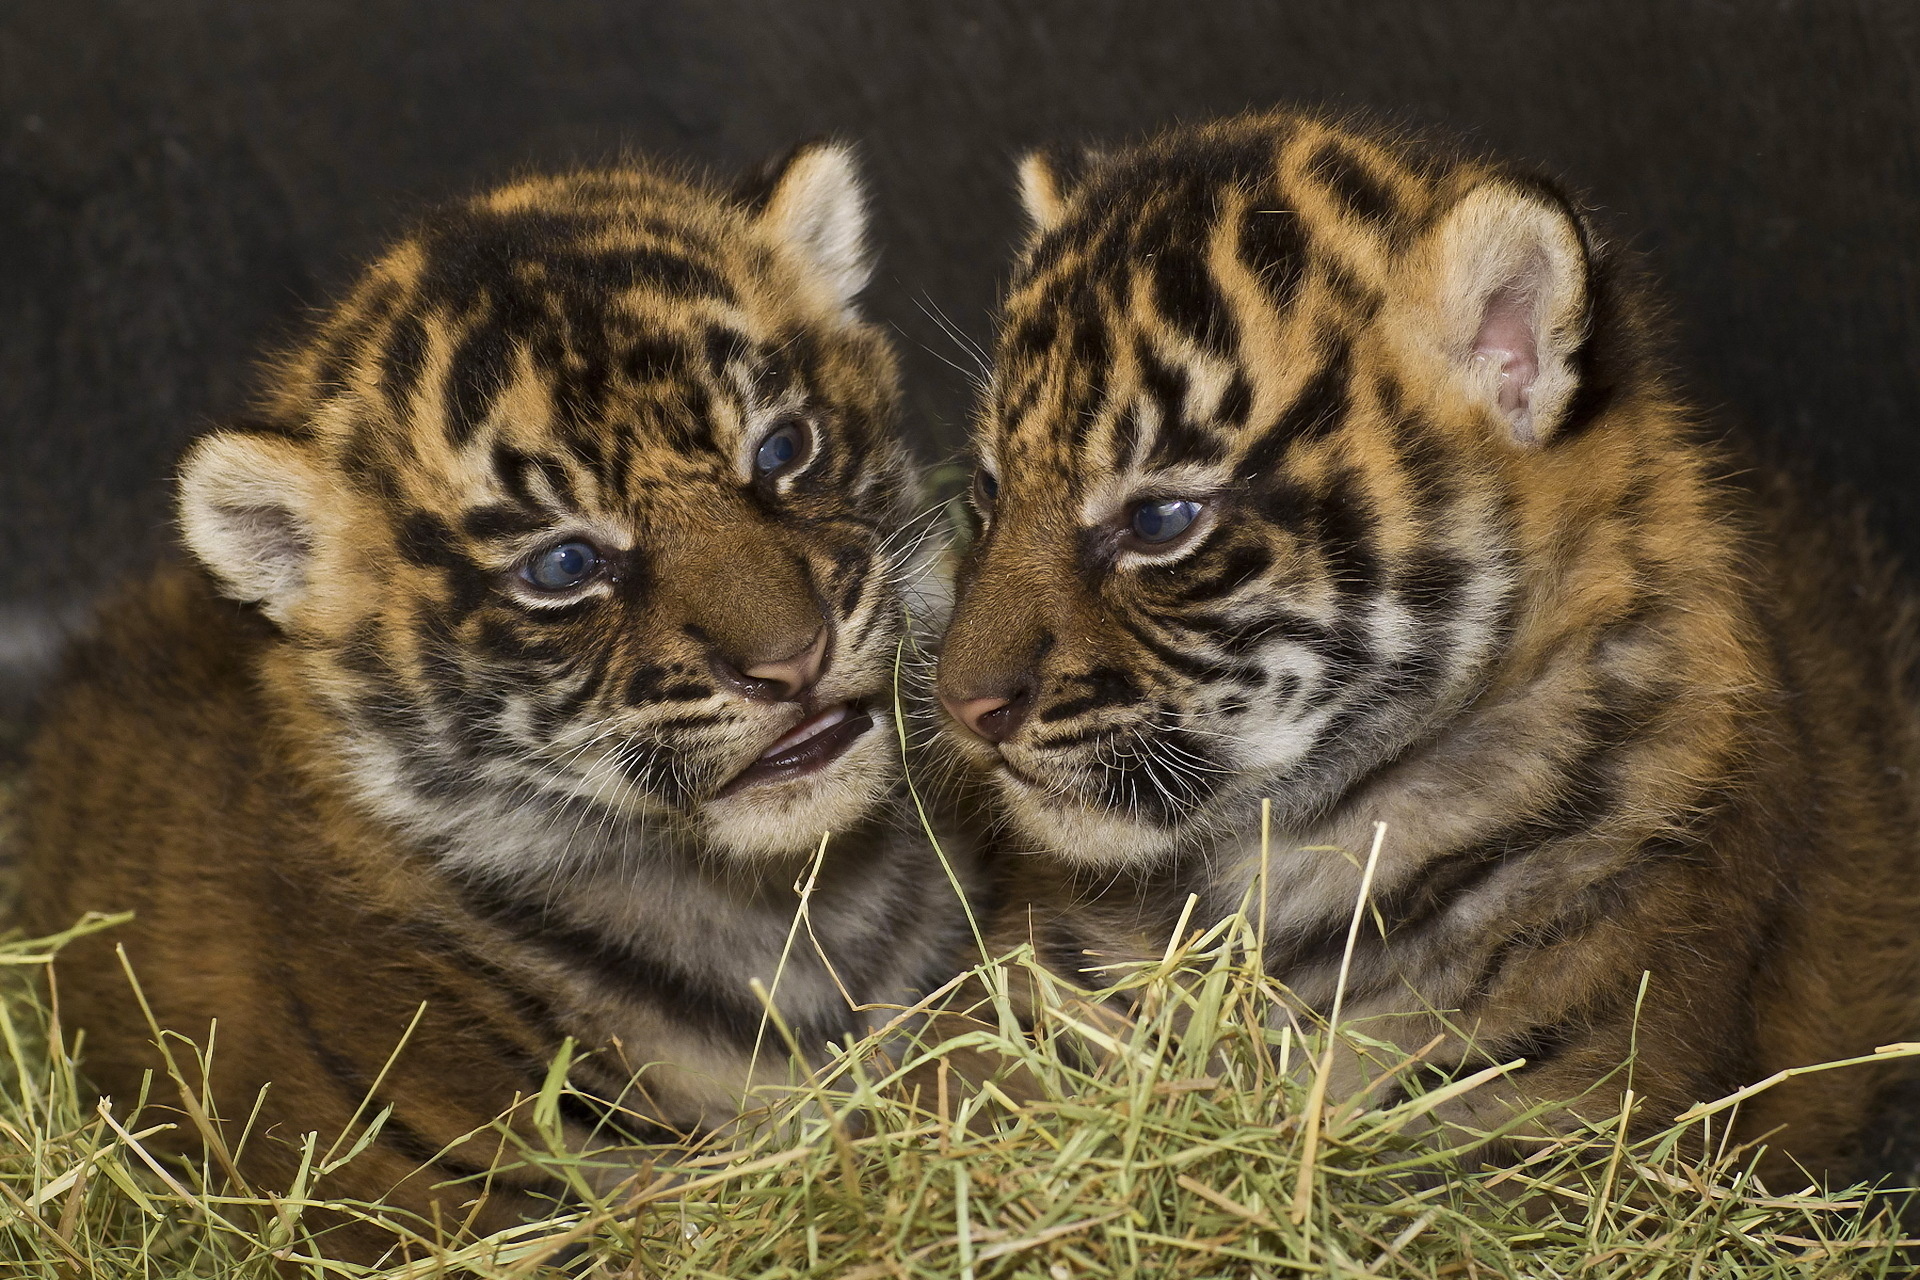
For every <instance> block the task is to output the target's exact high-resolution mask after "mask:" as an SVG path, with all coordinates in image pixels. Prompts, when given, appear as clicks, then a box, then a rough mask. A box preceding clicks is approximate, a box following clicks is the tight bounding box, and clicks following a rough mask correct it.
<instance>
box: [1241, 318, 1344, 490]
mask: <svg viewBox="0 0 1920 1280" xmlns="http://www.w3.org/2000/svg"><path fill="white" fill-rule="evenodd" d="M1351 357H1352V350H1351V348H1350V347H1348V345H1347V344H1346V343H1345V342H1340V343H1338V344H1337V345H1336V346H1335V347H1334V348H1333V350H1332V351H1330V352H1328V353H1327V356H1326V360H1325V362H1324V363H1323V364H1322V365H1321V366H1320V370H1319V372H1317V373H1315V374H1314V375H1313V377H1312V378H1310V379H1308V381H1307V384H1306V386H1304V387H1302V388H1301V389H1300V394H1299V395H1297V396H1295V397H1294V398H1293V403H1292V404H1290V405H1288V406H1287V408H1286V411H1285V412H1284V413H1282V414H1281V415H1280V416H1279V417H1278V418H1276V419H1274V421H1273V423H1272V425H1270V426H1269V427H1268V428H1267V429H1266V430H1265V431H1263V432H1261V433H1260V435H1259V437H1258V438H1256V439H1255V440H1254V442H1253V444H1252V445H1250V446H1249V447H1248V449H1247V452H1246V453H1245V455H1244V456H1243V457H1242V459H1241V462H1240V476H1241V478H1242V479H1243V480H1245V481H1246V482H1248V483H1250V484H1251V483H1258V482H1259V481H1260V480H1262V479H1263V478H1265V477H1270V476H1272V475H1274V473H1275V472H1277V471H1278V470H1279V467H1280V462H1281V460H1282V459H1283V458H1284V457H1285V456H1286V452H1287V449H1288V448H1289V447H1291V446H1292V445H1293V444H1294V443H1295V442H1296V441H1311V440H1318V439H1321V438H1323V437H1325V436H1327V435H1329V434H1330V433H1332V432H1333V431H1334V429H1335V428H1337V427H1339V426H1340V425H1341V424H1342V423H1343V422H1345V421H1346V418H1347V413H1348V409H1349V407H1350V404H1351V396H1352V388H1351V386H1350V385H1349V368H1348V365H1349V361H1350V359H1351Z"/></svg>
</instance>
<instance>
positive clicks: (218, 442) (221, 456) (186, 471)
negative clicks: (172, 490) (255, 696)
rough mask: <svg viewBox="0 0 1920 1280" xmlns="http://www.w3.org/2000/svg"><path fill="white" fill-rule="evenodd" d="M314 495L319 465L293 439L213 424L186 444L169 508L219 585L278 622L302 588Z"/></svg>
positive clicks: (300, 595) (299, 597) (318, 490)
mask: <svg viewBox="0 0 1920 1280" xmlns="http://www.w3.org/2000/svg"><path fill="white" fill-rule="evenodd" d="M322 500H323V499H322V487H321V482H320V472H319V469H318V468H317V467H315V466H314V464H313V461H312V459H311V458H310V457H309V456H308V454H307V451H306V450H305V449H303V448H302V447H301V446H300V444H299V443H298V442H296V441H293V440H289V439H287V438H285V437H282V436H271V435H258V434H255V433H252V432H243V431H218V432H215V433H214V434H212V435H210V436H207V437H205V438H204V439H202V440H200V441H198V442H197V443H195V444H194V446H193V447H192V448H191V449H189V450H188V451H187V456H186V459H185V461H184V462H182V464H181V467H180V480H179V488H178V493H177V497H176V510H177V512H178V515H179V520H180V530H181V532H182V534H184V535H185V537H186V542H187V547H188V549H189V550H191V551H192V552H193V554H194V555H195V557H197V558H198V559H199V561H200V563H202V564H204V565H205V566H206V567H207V569H208V570H209V571H210V572H212V574H213V576H214V578H215V579H216V580H217V581H218V582H219V584H220V588H221V591H222V593H223V594H225V595H228V596H231V597H232V598H233V599H235V600H245V601H248V602H250V603H257V604H259V605H260V607H261V609H262V610H263V611H265V613H266V614H267V616H268V617H270V618H272V619H274V621H276V622H280V623H283V624H284V623H285V622H286V621H287V620H288V618H289V616H290V615H291V613H292V611H293V609H294V608H295V607H296V606H297V605H298V604H299V603H300V601H301V600H302V599H303V598H304V596H305V594H306V589H307V570H308V565H309V562H310V560H311V559H312V556H313V530H314V517H315V515H316V514H317V512H318V510H319V507H320V503H321V501H322Z"/></svg>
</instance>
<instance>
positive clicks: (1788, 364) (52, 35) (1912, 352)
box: [0, 0, 1920, 687]
mask: <svg viewBox="0 0 1920 1280" xmlns="http://www.w3.org/2000/svg"><path fill="white" fill-rule="evenodd" d="M1280 101H1292V102H1306V103H1324V104H1331V105H1334V106H1351V107H1361V108H1366V109H1368V110H1370V111H1373V112H1376V113H1382V114H1385V115H1386V116H1387V117H1388V118H1390V119H1394V120H1401V121H1406V122H1409V123H1413V124H1416V125H1423V126H1425V125H1434V126H1439V127H1441V128H1445V129H1452V130H1457V131H1463V132H1467V133H1469V134H1471V135H1472V136H1473V137H1475V138H1477V139H1479V140H1482V141H1484V142H1485V143H1486V144H1488V145H1490V146H1493V147H1496V148H1498V149H1500V150H1502V151H1506V152H1510V153H1514V154H1517V155H1519V156H1522V157H1526V158H1530V159H1533V160H1536V161H1538V162H1541V163H1542V164H1543V165H1544V166H1546V167H1547V168H1549V169H1550V170H1552V171H1555V172H1557V173H1559V174H1561V175H1562V176H1564V177H1565V178H1567V179H1569V180H1570V181H1572V182H1573V183H1574V184H1575V185H1576V186H1578V187H1581V188H1583V189H1585V190H1586V191H1588V192H1589V193H1590V194H1591V196H1592V199H1593V200H1594V202H1595V203H1596V204H1598V205H1599V206H1602V207H1603V209H1604V210H1606V211H1607V214H1608V215H1609V216H1610V217H1612V218H1613V219H1614V220H1615V222H1616V224H1617V225H1619V226H1621V227H1625V228H1629V229H1631V231H1632V233H1633V239H1634V241H1635V242H1636V243H1637V244H1639V245H1640V246H1641V247H1643V248H1644V249H1646V250H1647V251H1648V252H1649V253H1650V255H1651V256H1652V259H1653V261H1654V263H1655V265H1656V268H1657V269H1658V270H1659V272H1660V273H1661V274H1662V275H1663V276H1664V278H1665V280H1666V281H1667V283H1668V285H1669V288H1670V292H1671V294H1672V297H1673V299H1674V302H1675V308H1676V314H1677V318H1678V320H1679V322H1680V326H1681V328H1680V332H1681V335H1682V342H1683V351H1682V357H1683V362H1684V364H1685V365H1686V367H1687V368H1688V369H1689V370H1690V372H1691V373H1692V374H1693V375H1695V381H1696V387H1697V389H1698V391H1699V393H1700V395H1701V396H1702V398H1703V399H1704V400H1705V401H1706V402H1707V403H1708V404H1710V405H1713V406H1716V407H1719V408H1720V409H1722V410H1723V413H1724V416H1725V417H1726V419H1727V420H1728V422H1729V423H1730V424H1731V425H1732V426H1733V427H1734V428H1735V429H1737V430H1751V429H1758V430H1759V431H1761V432H1765V433H1771V434H1772V435H1774V436H1777V437H1779V438H1782V439H1784V440H1785V441H1786V442H1787V444H1788V446H1789V447H1790V449H1791V450H1792V451H1793V452H1794V453H1795V454H1797V455H1798V456H1800V457H1803V458H1804V459H1805V460H1806V463H1807V465H1808V466H1809V467H1811V468H1815V469H1817V470H1818V471H1820V472H1821V473H1822V474H1824V475H1826V476H1828V477H1829V478H1833V479H1838V480H1841V481H1844V482H1849V483H1851V484H1852V485H1853V486H1854V487H1855V488H1856V489H1858V490H1860V491H1862V492H1864V493H1865V494H1867V495H1868V496H1869V498H1870V499H1871V500H1872V503H1873V505H1874V508H1875V511H1876V513H1877V516H1878V519H1879V520H1880V522H1881V527H1882V528H1883V529H1884V530H1886V531H1887V532H1888V533H1889V534H1890V536H1891V537H1892V539H1893V540H1894V541H1896V542H1897V543H1898V544H1899V545H1900V546H1902V547H1903V548H1904V549H1905V551H1906V553H1907V556H1908V558H1909V560H1911V561H1914V562H1916V563H1920V493H1916V486H1915V484H1914V478H1915V476H1916V475H1920V450H1916V445H1915V443H1914V437H1915V432H1916V426H1917V425H1920V421H1917V419H1920V323H1916V309H1917V307H1920V304H1917V303H1916V298H1920V267H1917V266H1916V259H1917V257H1920V254H1917V253H1916V235H1917V234H1920V7H1916V6H1914V5H1913V4H1912V3H1911V0H1878V2H1875V0H1821V2H1817V3H1816V2H1813V0H1780V2H1777V3H1776V2H1773V0H1769V2H1767V3H1764V4H1763V3H1731V2H1724V0H1583V2H1578V3H1574V2H1567V0H1560V2H1557V3H1556V2H1552V0H1528V2H1526V3H1504V2H1495V0H1481V2H1477V3H1457V2H1455V3H1445V2H1437V0H1356V2H1349V3H1343V4H1334V3H1327V2H1325V0H1267V2H1265V3H1260V2H1256V0H1212V2H1208V0H1187V3H1184V4H1179V5H1175V4H1171V3H1164V2H1163V3H1157V4H1156V3H1107V4H1101V3H1093V2H1091V0H1055V2H1048V0H1038V2H1035V0H1028V2H1026V3H1018V4H1016V3H1011V2H1010V0H983V2H981V3H975V4H968V5H940V4H933V3H926V2H924V0H922V2H909V0H656V2H651V3H649V2H647V0H517V2H514V3H502V2H500V0H465V2H463V3H459V4H453V3H440V4H429V3H398V2H394V0H339V2H337V3H326V4H322V3H311V2H307V0H164V2H163V0H146V2H144V3H140V2H134V0H120V2H115V0H11V3H10V4H9V5H8V6H6V7H5V8H4V10H0V684H4V683H5V674H6V672H7V671H9V670H10V671H12V672H14V673H15V683H16V687H17V686H18V684H19V680H20V678H21V677H22V676H24V675H27V674H28V673H30V670H31V669H32V667H33V666H34V665H35V664H36V663H38V662H39V661H40V660H41V658H42V657H43V656H44V654H45V652H46V648H47V646H46V643H45V641H46V639H47V638H48V637H49V636H50V635H52V634H53V626H52V624H51V622H50V621H49V620H50V619H57V618H59V617H61V616H63V611H64V612H65V613H70V612H71V610H72V608H73V607H74V605H75V604H76V602H79V601H82V600H84V599H85V598H86V597H88V596H89V595H90V594H92V593H93V592H95V591H96V590H98V589H99V588H100V587H101V586H102V585H103V584H105V583H106V582H108V581H110V580H111V579H112V578H113V577H115V576H116V575H119V574H121V573H123V572H125V571H126V570H127V569H128V568H129V567H130V566H134V565H137V564H139V563H140V562H142V561H143V560H145V559H146V558H148V557H149V556H151V555H152V554H153V552H154V551H155V549H156V548H158V547H160V546H161V545H163V544H164V541H165V539H166V538H167V536H168V534H167V531H166V504H165V484H166V478H167V474H168V470H169V468H170V466H171V464H172V462H173V460H174V458H175V456H176V455H177V453H178V451H179V449H180V447H181V445H182V444H183V443H184V441H185V440H186V439H187V438H188V437H189V436H190V435H192V434H193V433H195V432H197V431H199V430H201V429H202V428H203V427H205V426H206V425H207V424H209V423H210V422H213V421H217V420H218V419H219V418H220V417H221V416H222V415H224V414H227V413H230V412H233V411H234V410H235V409H236V408H238V407H239V406H240V405H241V404H242V403H243V402H244V399H245V396H246V394H247V388H248V386H249V378H250V361H251V359H252V358H253V356H254V355H255V354H256V353H257V352H259V351H260V350H261V349H262V348H263V347H264V346H267V345H271V344H273V343H275V342H278V341H280V340H282V339H284V338H285V337H286V336H287V335H289V334H290V333H292V332H293V331H294V327H295V326H296V325H297V324H298V322H299V320H300V318H301V316H302V315H303V314H304V312H305V310H306V309H307V308H309V307H311V306H313V305H315V304H317V303H320V302H322V301H324V300H325V299H326V298H327V297H328V296H329V295H330V294H331V293H332V292H333V291H334V290H336V289H337V288H339V287H340V286H341V285H342V284H343V282H344V281H345V280H346V279H347V278H348V275H349V273H350V271H351V269H352V265H353V263H354V262H355V261H356V260H358V259H359V258H361V257H362V256H364V255H366V254H367V253H369V252H370V251H372V250H373V249H374V248H376V247H377V245H378V244H379V243H380V242H381V241H382V240H383V239H384V238H385V237H387V236H388V235H390V234H391V233H392V232H393V231H395V230H396V229H397V228H399V227H400V226H401V225H402V224H403V223H404V222H405V221H406V220H407V219H408V217H409V216H410V214H411V213H412V212H413V211H415V210H417V209H418V208H419V207H420V206H421V204H422V203H423V202H426V201H430V200H434V199H438V198H442V197H447V196H451V195H456V194H459V193H461V192H463V191H465V190H467V189H469V188H471V187H474V186H477V185H479V184H483V183H489V182H492V181H494V180H497V179H499V178H501V177H503V176H506V175H508V174H510V173H512V172H514V171H515V170H518V169H522V168H525V167H529V166H534V167H541V168H549V167H554V166H562V165H569V164H575V163H581V162H589V163H590V162H594V161H599V160H604V159H607V158H610V157H612V156H614V155H616V154H617V153H618V152H619V150H620V149H621V148H623V147H635V148H645V149H647V150H651V151H657V152H663V153H667V154H671V155H674V156H678V157H682V158H685V159H688V160H691V161H694V162H697V163H700V164H703V165H709V166H713V167H716V168H720V169H733V168H738V167H744V166H745V165H747V164H750V163H754V162H757V161H759V160H760V159H762V158H764V157H765V156H767V155H768V154H770V153H773V152H775V151H778V150H780V149H782V148H784V147H785V146H786V145H787V144H788V143H790V142H792V141H794V140H795V139H796V138H798V137H801V136H805V135H809V134H814V133H821V132H832V133H838V134H843V135H846V136H849V137H852V138H855V139H858V140H859V141H860V142H861V143H862V144H863V146H864V148H865V151H866V156H867V158H868V161H869V171H870V176H871V180H872V184H873V187H874V189H875V191H876V193H877V196H878V202H879V209H878V235H879V240H880V242H881V243H882V244H883V245H884V256H883V259H882V265H881V270H880V273H879V276H878V279H877V281H876V284H875V287H874V289H873V291H872V294H871V310H872V311H873V312H874V313H875V314H877V315H878V316H879V317H880V318H882V319H883V320H885V321H887V322H889V323H890V324H892V325H893V326H895V327H896V328H897V329H898V331H899V333H900V335H901V338H902V345H903V348H904V350H905V354H906V357H907V366H908V373H909V378H910V393H911V394H910V403H911V406H912V418H911V421H910V428H911V430H912V431H914V432H915V433H916V435H917V437H918V438H920V439H922V440H923V441H924V442H925V445H926V451H927V452H928V453H929V454H930V455H931V454H933V453H936V452H941V451H946V450H950V449H952V448H954V447H956V446H957V444H958V441H959V438H960V432H961V427H962V425H963V423H964V420H965V415H966V412H967V401H968V396H969V387H968V384H967V378H966V377H965V375H964V374H963V373H962V372H960V371H957V370H956V369H954V368H953V367H950V364H949V362H952V363H953V364H957V365H961V366H965V365H967V363H968V359H969V358H968V357H967V356H966V355H965V354H964V352H963V351H962V349H961V346H960V345H959V344H958V343H956V342H955V341H954V340H952V339H950V338H948V337H946V336H945V335H943V334H942V333H941V331H940V327H939V325H938V324H937V323H936V322H935V321H934V319H933V318H932V315H931V314H930V313H932V312H935V311H938V312H942V313H944V314H945V315H947V316H950V317H952V319H953V320H954V321H955V322H956V323H957V324H958V325H959V326H960V327H961V328H962V329H964V330H965V331H966V332H967V333H968V334H970V335H972V336H974V337H975V338H979V337H981V336H982V335H983V333H984V330H985V327H986V322H987V313H988V311H989V309H990V307H991V306H992V302H993V298H994V294H995V291H996V289H997V287H998V283H999V281H1000V280H1001V279H1002V277H1003V274H1004V263H1005V261H1006V258H1007V255H1008V253H1009V250H1010V246H1011V244H1012V243H1013V241H1014V239H1015V238H1016V236H1017V233H1018V224H1019V219H1018V214H1017V211H1016V208H1015V205H1014V201H1013V198H1012V194H1011V186H1010V161H1011V159H1012V157H1013V156H1014V155H1016V154H1017V153H1018V152H1019V151H1020V150H1022V149H1023V148H1025V147H1027V146H1029V145H1032V144H1035V143H1040V142H1050V141H1067V140H1075V139H1080V138H1098V137H1111V136H1114V135H1120V134H1126V133H1131V132H1137V131H1139V130H1142V129H1145V128H1147V127H1150V126H1152V125H1153V124H1155V123H1157V122H1161V121H1165V120H1169V119H1173V118H1189V119H1190V118H1196V117H1203V116H1206V115H1210V114H1215V113H1222V112H1229V111H1235V110H1238V109H1240V108H1242V107H1246V106H1249V105H1264V104H1271V103H1274V102H1280Z"/></svg>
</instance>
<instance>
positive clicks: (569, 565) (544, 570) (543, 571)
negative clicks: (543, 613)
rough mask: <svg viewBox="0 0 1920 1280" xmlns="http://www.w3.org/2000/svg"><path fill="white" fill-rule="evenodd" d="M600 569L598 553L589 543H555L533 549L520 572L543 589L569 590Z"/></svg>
mask: <svg viewBox="0 0 1920 1280" xmlns="http://www.w3.org/2000/svg"><path fill="white" fill-rule="evenodd" d="M599 568H600V552H599V551H598V550H597V549H595V547H594V545H593V544H592V543H591V542H557V543H555V544H554V545H553V546H551V547H548V548H547V549H546V550H545V551H540V552H536V553H535V554H534V557H533V559H531V560H529V561H527V567H526V568H525V569H524V570H523V571H522V572H523V573H524V574H525V576H526V579H527V581H528V582H531V583H532V584H533V585H534V586H536V587H538V588H540V590H542V591H569V590H572V589H573V588H574V587H577V586H579V585H580V584H581V583H583V582H585V581H586V580H587V579H588V578H591V577H592V576H593V575H594V574H595V573H596V572H598V571H599Z"/></svg>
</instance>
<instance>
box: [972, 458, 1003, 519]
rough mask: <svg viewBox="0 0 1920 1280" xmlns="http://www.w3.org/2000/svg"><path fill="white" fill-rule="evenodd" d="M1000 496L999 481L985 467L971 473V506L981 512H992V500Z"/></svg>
mask: <svg viewBox="0 0 1920 1280" xmlns="http://www.w3.org/2000/svg"><path fill="white" fill-rule="evenodd" d="M999 496H1000V481H999V479H998V478H997V477H996V476H995V475H994V474H993V472H991V471H989V470H987V469H986V468H985V467H981V468H980V469H979V470H977V471H975V472H974V473H973V504H974V506H976V507H978V508H979V509H980V510H981V511H982V512H987V511H991V510H993V503H994V499H996V498H998V497H999Z"/></svg>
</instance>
